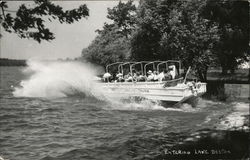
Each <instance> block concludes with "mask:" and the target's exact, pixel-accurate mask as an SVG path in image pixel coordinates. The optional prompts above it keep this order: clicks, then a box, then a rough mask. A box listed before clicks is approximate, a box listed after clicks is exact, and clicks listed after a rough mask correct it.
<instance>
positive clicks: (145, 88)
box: [102, 82, 206, 102]
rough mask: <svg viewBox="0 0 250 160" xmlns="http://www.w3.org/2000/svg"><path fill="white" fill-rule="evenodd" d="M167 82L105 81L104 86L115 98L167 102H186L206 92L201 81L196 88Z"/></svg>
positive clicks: (204, 84) (204, 85)
mask: <svg viewBox="0 0 250 160" xmlns="http://www.w3.org/2000/svg"><path fill="white" fill-rule="evenodd" d="M165 84H166V82H122V83H103V84H102V87H103V89H104V90H105V92H106V93H107V94H108V95H109V96H111V97H115V98H120V99H126V98H130V97H143V98H146V99H151V100H157V101H166V102H184V101H186V100H188V99H190V98H192V97H198V96H201V95H202V94H204V93H205V92H206V83H199V86H198V85H196V86H195V88H192V87H190V86H188V85H184V84H178V85H176V86H170V87H164V86H165Z"/></svg>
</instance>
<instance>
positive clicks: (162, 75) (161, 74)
mask: <svg viewBox="0 0 250 160" xmlns="http://www.w3.org/2000/svg"><path fill="white" fill-rule="evenodd" d="M164 74H165V70H163V71H162V72H161V73H160V74H159V75H158V81H159V82H162V80H163V79H164Z"/></svg>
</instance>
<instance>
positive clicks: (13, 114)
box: [0, 64, 249, 160]
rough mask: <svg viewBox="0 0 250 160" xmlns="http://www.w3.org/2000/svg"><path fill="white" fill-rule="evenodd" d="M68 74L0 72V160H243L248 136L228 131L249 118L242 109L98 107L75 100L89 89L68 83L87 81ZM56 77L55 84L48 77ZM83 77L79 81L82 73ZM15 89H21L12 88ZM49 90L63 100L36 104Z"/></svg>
mask: <svg viewBox="0 0 250 160" xmlns="http://www.w3.org/2000/svg"><path fill="white" fill-rule="evenodd" d="M59 65H60V64H59ZM40 67H41V66H39V67H38V68H40ZM42 67H45V66H42ZM70 67H72V66H69V67H65V68H63V67H62V68H60V67H58V68H57V67H54V70H53V72H52V71H51V72H50V71H48V70H46V69H44V70H42V69H41V70H38V69H37V68H36V69H34V66H33V68H32V67H30V66H29V67H28V68H31V69H30V70H32V71H27V68H26V71H25V72H23V70H24V69H25V68H24V67H1V68H0V71H1V77H0V80H1V81H0V89H1V90H0V156H1V157H2V158H4V159H9V160H71V159H72V160H80V159H83V160H94V159H95V160H117V159H120V160H123V159H124V160H130V159H136V160H142V159H173V157H174V158H175V159H178V158H180V159H196V158H200V159H202V158H211V159H213V158H214V157H217V158H222V159H223V158H225V159H228V158H235V159H237V158H239V157H240V158H242V157H243V158H247V157H249V155H247V154H246V153H247V151H248V150H249V145H248V143H247V139H248V136H247V135H248V133H249V132H248V131H249V130H245V131H238V130H237V131H235V130H234V129H232V128H233V127H238V126H240V125H242V123H243V119H242V115H244V114H245V115H249V112H247V111H248V105H249V103H247V102H231V103H223V102H216V101H211V100H205V99H199V101H198V105H197V107H196V108H192V107H191V106H190V105H188V104H182V105H181V106H180V108H172V107H171V106H161V105H159V104H155V103H152V102H150V101H146V100H144V101H141V102H120V101H115V102H114V101H113V102H112V101H105V100H103V99H100V98H98V97H95V95H96V94H89V93H84V95H86V94H87V95H92V96H83V94H79V93H81V92H88V88H86V86H88V85H89V84H88V85H85V86H84V87H85V89H84V90H82V89H79V88H77V87H79V85H80V84H78V85H76V83H81V82H82V83H87V81H85V80H83V79H81V78H82V77H81V78H79V75H77V74H74V73H72V71H68V70H67V69H69V68H70ZM51 68H53V66H51ZM59 68H60V69H61V70H60V69H59ZM72 69H74V68H72ZM56 71H57V72H60V73H61V72H63V73H62V75H63V76H62V75H60V76H56V75H55V74H54V72H56ZM45 73H47V74H45ZM49 73H51V74H49ZM78 74H81V73H78ZM83 74H84V75H83V78H84V77H86V74H87V72H86V73H83ZM43 76H48V77H43ZM58 77H61V78H62V77H63V79H64V80H65V83H62V82H59V80H58ZM39 78H40V79H39ZM46 78H47V79H46ZM69 79H70V80H71V81H69ZM31 83H32V84H31ZM33 83H34V84H33ZM50 83H52V84H53V86H51V85H50ZM65 84H67V85H65ZM20 85H21V86H23V87H24V88H19V87H21V86H20ZM62 85H64V87H62ZM55 86H57V87H56V88H55ZM80 86H81V85H80ZM51 87H54V89H55V90H56V91H57V92H59V91H60V92H61V93H60V94H59V93H53V95H55V94H56V95H58V94H59V95H62V93H69V92H68V88H70V90H71V91H70V94H64V95H66V96H52V98H51V96H50V97H46V96H44V95H50V94H51V93H50V92H54V91H51ZM58 87H59V89H58ZM88 87H90V86H88ZM65 89H66V90H67V92H65ZM89 89H90V88H89ZM41 92H42V93H41ZM74 92H75V94H74ZM39 93H41V96H40V98H38V97H39V96H37V95H39ZM92 93H93V92H92ZM165 107H167V108H165ZM230 116H231V119H230ZM237 118H238V119H237ZM234 120H236V121H234ZM177 152H179V154H177ZM184 152H185V153H184ZM188 152H190V154H188Z"/></svg>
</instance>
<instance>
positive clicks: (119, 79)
mask: <svg viewBox="0 0 250 160" xmlns="http://www.w3.org/2000/svg"><path fill="white" fill-rule="evenodd" d="M116 78H117V80H116V81H117V82H124V78H123V75H122V73H117V74H116Z"/></svg>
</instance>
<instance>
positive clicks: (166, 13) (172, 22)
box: [132, 0, 219, 80]
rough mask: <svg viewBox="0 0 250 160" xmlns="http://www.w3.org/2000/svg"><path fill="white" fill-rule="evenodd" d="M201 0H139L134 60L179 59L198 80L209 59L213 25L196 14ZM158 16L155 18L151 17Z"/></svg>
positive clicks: (214, 29)
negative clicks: (190, 68)
mask: <svg viewBox="0 0 250 160" xmlns="http://www.w3.org/2000/svg"><path fill="white" fill-rule="evenodd" d="M204 5H205V2H204V1H199V0H195V1H184V2H182V1H168V0H165V1H152V0H146V1H143V2H142V4H141V7H140V9H139V16H140V17H139V18H140V19H139V21H138V26H139V29H138V30H137V31H136V33H135V34H134V36H133V39H132V55H133V57H136V58H137V59H143V58H144V57H148V58H149V59H150V60H168V59H177V60H182V62H183V64H184V67H185V68H188V67H189V66H192V68H194V69H195V70H196V73H197V75H198V76H199V77H200V78H201V80H206V71H207V68H208V66H209V65H210V64H211V61H212V57H213V56H212V54H211V50H212V49H213V43H215V42H216V41H218V39H219V37H218V36H216V32H217V27H216V26H215V25H214V24H213V25H210V26H208V22H207V21H206V20H205V19H203V18H202V17H200V15H199V12H200V10H202V9H203V7H204ZM154 17H158V18H154Z"/></svg>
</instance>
